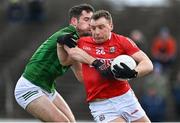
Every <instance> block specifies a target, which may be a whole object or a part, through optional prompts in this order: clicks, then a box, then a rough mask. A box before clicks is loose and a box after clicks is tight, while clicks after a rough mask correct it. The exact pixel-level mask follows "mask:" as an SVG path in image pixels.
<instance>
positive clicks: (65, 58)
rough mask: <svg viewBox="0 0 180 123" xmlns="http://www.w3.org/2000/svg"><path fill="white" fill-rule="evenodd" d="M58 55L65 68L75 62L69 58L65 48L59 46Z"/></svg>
mask: <svg viewBox="0 0 180 123" xmlns="http://www.w3.org/2000/svg"><path fill="white" fill-rule="evenodd" d="M57 55H58V59H59V61H60V63H61V64H62V65H64V66H67V65H71V64H72V62H73V60H72V59H71V58H70V57H69V55H68V54H67V52H66V51H65V50H64V47H63V46H61V45H59V44H57Z"/></svg>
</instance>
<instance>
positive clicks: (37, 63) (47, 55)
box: [23, 25, 78, 92]
mask: <svg viewBox="0 0 180 123" xmlns="http://www.w3.org/2000/svg"><path fill="white" fill-rule="evenodd" d="M74 32H75V33H74ZM69 33H74V35H73V36H74V37H75V38H76V39H78V34H77V31H76V29H75V28H74V26H72V25H69V26H68V27H65V28H63V29H61V30H59V31H57V32H56V33H54V34H53V35H52V36H51V37H49V38H48V39H47V40H46V41H45V42H44V43H43V44H42V45H41V46H40V47H39V48H38V49H37V50H36V52H35V53H34V54H33V56H32V57H31V59H30V61H29V62H28V64H27V66H26V68H25V71H24V73H23V76H24V77H25V78H26V79H28V80H29V81H31V82H32V83H33V84H35V85H37V86H39V87H41V88H42V89H45V90H47V91H48V92H53V91H54V90H55V79H56V78H57V77H58V76H61V75H63V74H64V73H65V72H66V71H67V70H68V68H69V66H62V65H61V63H60V62H59V59H58V56H57V49H56V48H57V38H58V37H59V36H61V35H65V34H69Z"/></svg>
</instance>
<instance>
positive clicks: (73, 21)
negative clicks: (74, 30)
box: [70, 17, 78, 26]
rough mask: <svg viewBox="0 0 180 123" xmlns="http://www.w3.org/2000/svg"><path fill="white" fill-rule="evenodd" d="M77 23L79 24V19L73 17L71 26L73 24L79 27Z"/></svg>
mask: <svg viewBox="0 0 180 123" xmlns="http://www.w3.org/2000/svg"><path fill="white" fill-rule="evenodd" d="M77 23H78V20H77V18H75V17H72V18H71V20H70V24H72V25H74V26H77Z"/></svg>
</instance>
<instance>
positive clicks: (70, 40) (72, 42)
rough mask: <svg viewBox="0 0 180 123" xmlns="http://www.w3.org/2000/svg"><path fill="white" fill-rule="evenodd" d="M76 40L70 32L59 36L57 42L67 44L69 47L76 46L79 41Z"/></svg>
mask: <svg viewBox="0 0 180 123" xmlns="http://www.w3.org/2000/svg"><path fill="white" fill-rule="evenodd" d="M76 40H77V39H75V38H74V37H73V34H72V33H70V34H66V35H62V36H59V37H58V38H57V42H58V43H59V44H60V45H66V46H68V47H69V48H73V47H76V46H77V43H76Z"/></svg>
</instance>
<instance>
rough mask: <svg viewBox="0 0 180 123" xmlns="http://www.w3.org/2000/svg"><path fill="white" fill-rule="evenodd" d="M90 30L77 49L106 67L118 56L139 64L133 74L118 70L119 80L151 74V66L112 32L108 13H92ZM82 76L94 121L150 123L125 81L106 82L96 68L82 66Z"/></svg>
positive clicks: (109, 80) (132, 43)
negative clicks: (121, 77)
mask: <svg viewBox="0 0 180 123" xmlns="http://www.w3.org/2000/svg"><path fill="white" fill-rule="evenodd" d="M90 26H91V32H92V37H83V38H81V39H79V41H78V47H79V48H81V49H83V50H84V51H86V52H87V53H88V54H89V55H91V56H93V57H94V58H96V59H99V60H100V61H101V62H103V63H104V64H105V66H109V67H110V64H111V61H112V60H113V59H114V58H115V57H117V56H119V55H121V54H126V55H129V56H131V57H132V58H133V59H134V60H135V61H137V62H138V65H137V67H136V68H135V69H134V70H130V71H128V70H126V68H127V67H126V68H125V67H124V68H118V69H117V73H121V74H122V75H119V76H123V77H126V78H130V77H131V78H135V77H140V76H143V75H145V74H147V73H149V72H150V71H152V69H153V66H152V62H151V61H150V59H149V58H148V57H147V55H146V54H145V53H143V52H142V51H141V50H140V49H139V48H138V47H137V46H136V44H135V43H134V42H133V41H132V40H131V39H129V38H127V37H124V36H122V35H118V34H116V33H113V32H111V31H112V29H113V23H112V17H111V15H110V13H109V12H107V11H105V10H100V11H97V12H95V13H94V15H93V16H92V19H91V23H90ZM127 71H128V72H127ZM123 72H124V73H127V74H123ZM82 75H83V80H84V85H85V88H86V93H87V101H88V102H89V108H90V110H91V112H92V115H93V117H94V120H95V121H97V122H101V121H103V122H110V121H111V122H127V121H135V122H150V120H149V118H148V117H147V115H146V113H145V112H144V110H143V109H142V107H141V106H140V104H139V102H138V100H137V98H136V97H135V96H134V93H133V91H132V89H131V87H130V85H129V83H128V81H126V80H124V81H121V80H116V79H107V78H108V76H102V75H101V73H100V72H99V71H97V69H96V68H95V67H92V66H91V65H88V64H84V63H83V64H82ZM134 112H135V113H134ZM102 117H103V118H102Z"/></svg>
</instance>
